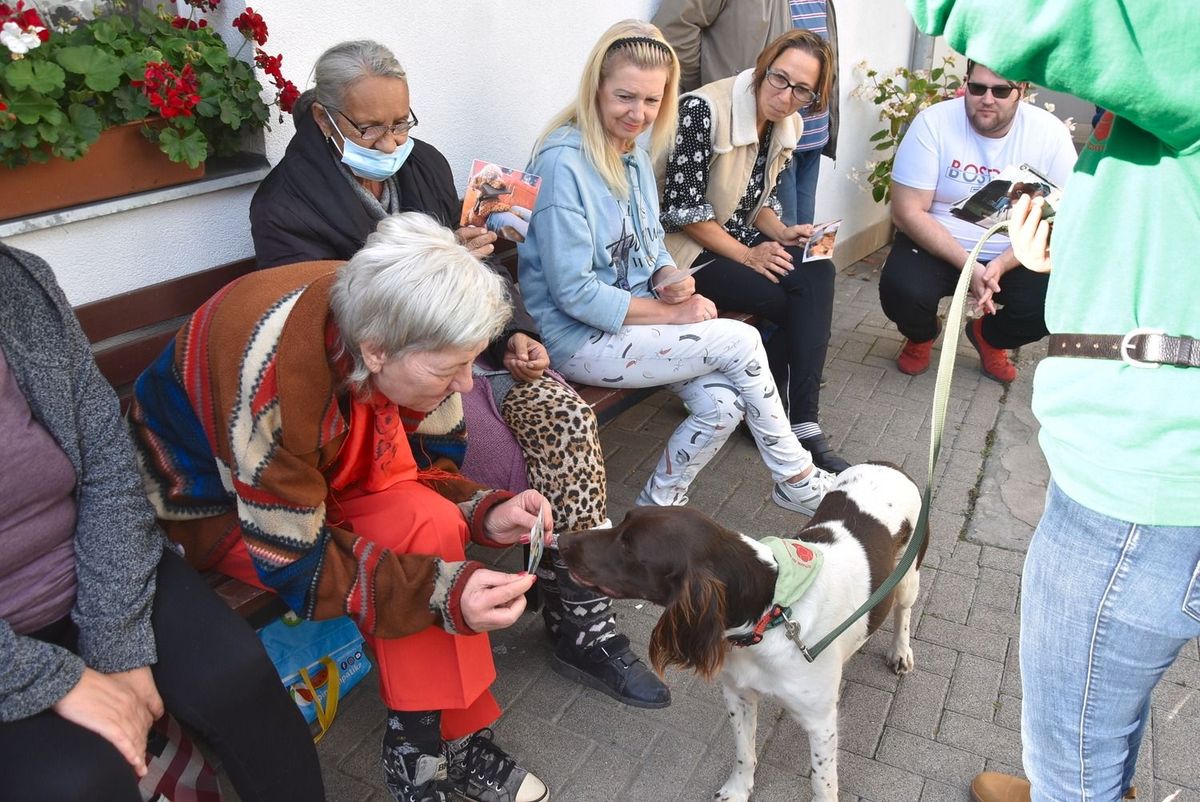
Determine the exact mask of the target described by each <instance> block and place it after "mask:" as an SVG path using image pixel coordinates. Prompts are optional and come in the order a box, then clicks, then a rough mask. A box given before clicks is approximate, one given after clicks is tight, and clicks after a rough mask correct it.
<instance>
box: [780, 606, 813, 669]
mask: <svg viewBox="0 0 1200 802" xmlns="http://www.w3.org/2000/svg"><path fill="white" fill-rule="evenodd" d="M780 617H781V618H783V629H784V632H786V633H787V636H788V640H790V641H791V642H792V643H794V644H796V648H797V649H799V650H800V654H802V655H804V659H805V660H807V661H808V662H810V663H811V662H812V661H813V656H812V655H811V654H809V652H808V647H807V646H805V645H804V641H802V640H800V625H799V624H797V623H796V622H795V621H793V620H792V619H790V618H788V614H787V612H786V611H784V612H782V613H780Z"/></svg>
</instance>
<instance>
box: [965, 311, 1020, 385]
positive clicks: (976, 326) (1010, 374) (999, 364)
mask: <svg viewBox="0 0 1200 802" xmlns="http://www.w3.org/2000/svg"><path fill="white" fill-rule="evenodd" d="M967 339H968V340H970V341H971V345H973V346H975V350H976V351H978V352H979V362H980V365H979V369H980V370H982V371H983V375H984V376H987V377H988V378H989V379H992V380H994V381H998V382H1000V383H1001V384H1008V383H1009V382H1010V381H1012V380H1013V379H1015V378H1017V368H1016V366H1014V365H1013V363H1012V362H1011V361H1010V360H1009V358H1008V351H1006V350H1004V349H1003V348H993V347H992V346H990V345H988V341H987V340H985V339H983V318H981V317H980V318H975V319H974V320H972V321H971V322H970V323H968V324H967Z"/></svg>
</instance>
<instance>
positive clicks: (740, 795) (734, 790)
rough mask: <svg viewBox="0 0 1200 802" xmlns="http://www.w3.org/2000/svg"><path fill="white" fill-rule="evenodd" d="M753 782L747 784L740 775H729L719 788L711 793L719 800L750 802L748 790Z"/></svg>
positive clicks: (722, 801) (720, 801)
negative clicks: (714, 792)
mask: <svg viewBox="0 0 1200 802" xmlns="http://www.w3.org/2000/svg"><path fill="white" fill-rule="evenodd" d="M753 788H754V785H753V783H750V784H747V783H746V782H745V781H744V780H742V779H741V778H740V777H730V778H729V779H728V780H726V781H725V784H724V785H722V786H721V790H720V791H717V793H716V794H714V795H713V799H716V800H719V802H750V791H751V790H752V789H753Z"/></svg>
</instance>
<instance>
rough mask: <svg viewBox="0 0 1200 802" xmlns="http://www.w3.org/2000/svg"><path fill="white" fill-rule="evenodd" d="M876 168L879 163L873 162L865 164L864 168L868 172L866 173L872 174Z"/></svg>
mask: <svg viewBox="0 0 1200 802" xmlns="http://www.w3.org/2000/svg"><path fill="white" fill-rule="evenodd" d="M878 166H879V162H875V161H868V162H867V165H866V167H867V171H868V172H872V173H873V172H875V168H876V167H878Z"/></svg>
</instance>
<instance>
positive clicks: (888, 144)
mask: <svg viewBox="0 0 1200 802" xmlns="http://www.w3.org/2000/svg"><path fill="white" fill-rule="evenodd" d="M891 146H892V143H891V142H880V143H879V144H878V145H876V146H875V150H887V149H888V148H890V147H891Z"/></svg>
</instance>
